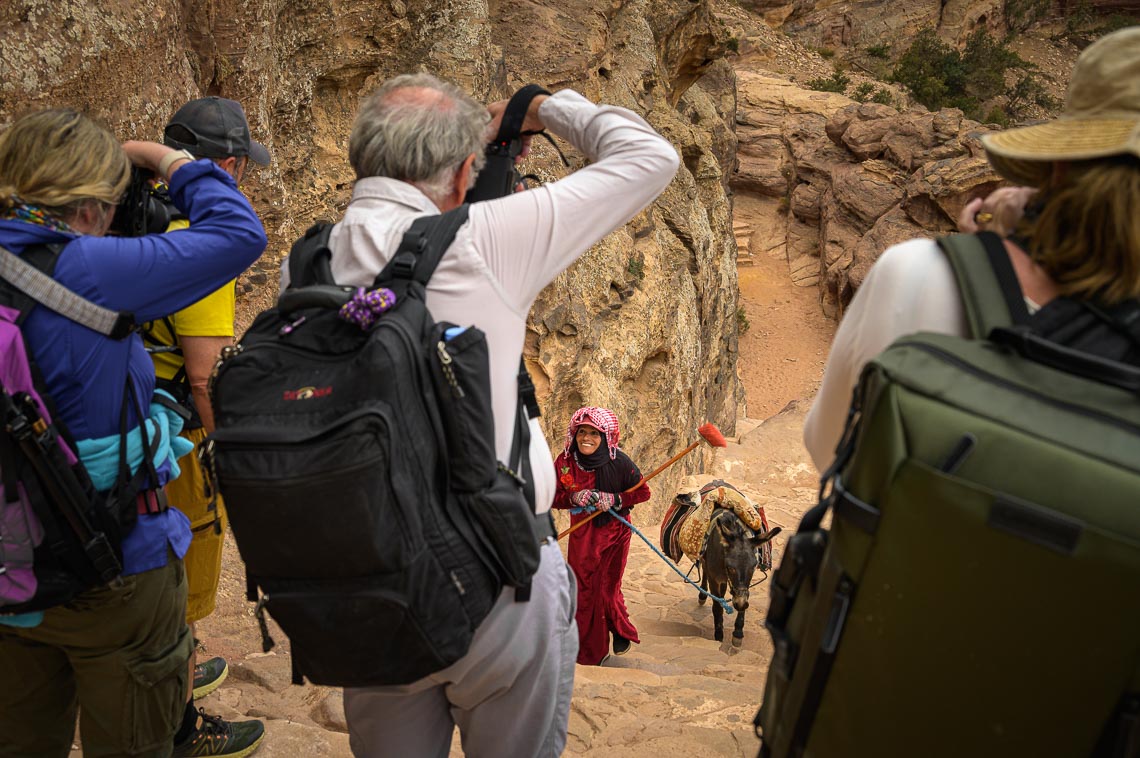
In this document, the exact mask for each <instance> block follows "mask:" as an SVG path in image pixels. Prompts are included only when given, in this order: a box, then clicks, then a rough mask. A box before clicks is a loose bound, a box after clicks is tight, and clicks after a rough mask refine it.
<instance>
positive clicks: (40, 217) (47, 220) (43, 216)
mask: <svg viewBox="0 0 1140 758" xmlns="http://www.w3.org/2000/svg"><path fill="white" fill-rule="evenodd" d="M10 197H11V200H12V207H11V208H9V209H8V210H7V211H5V212H4V215H3V216H2V218H12V219H16V220H17V221H23V222H25V223H28V224H36V225H37V226H46V227H47V228H48V229H51V230H53V231H57V232H63V233H64V234H75V233H76V232H75V230H74V229H72V228H71V227H70V226H68V225H67V224H66V223H64V222H63V221H61V220H60V219H58V218H56V217H55V216H53V215H51V214H50V213H48V211H47V209H46V208H44V207H43V206H42V205H31V204H29V203H25V202H24V201H23V200H21V199H20V198H19V197H17V196H16V195H11V196H10Z"/></svg>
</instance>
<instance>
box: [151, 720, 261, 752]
mask: <svg viewBox="0 0 1140 758" xmlns="http://www.w3.org/2000/svg"><path fill="white" fill-rule="evenodd" d="M198 715H199V716H200V719H199V723H198V728H197V729H195V730H194V733H193V734H191V735H190V736H189V737H187V738H186V739H185V740H184V741H183V742H181V743H177V744H175V746H174V758H194V757H195V756H215V757H216V758H245V756H247V755H249V754H250V753H252V752H253V751H254V750H257V747H258V745H260V744H261V740H262V739H264V738H265V724H263V723H261V722H260V721H258V720H256V719H253V720H250V721H226V720H225V719H222V718H220V717H218V716H211V715H209V714H208V713H206V712H205V711H204V710H202V709H201V708H199V709H198Z"/></svg>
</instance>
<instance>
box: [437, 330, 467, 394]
mask: <svg viewBox="0 0 1140 758" xmlns="http://www.w3.org/2000/svg"><path fill="white" fill-rule="evenodd" d="M435 350H436V352H437V353H439V362H440V363H441V364H443V376H444V378H446V379H447V383H448V384H450V385H451V391H452V393H454V394H455V396H456V397H465V394H464V392H463V388H462V387H460V386H459V382H458V381H456V379H455V372H454V371H453V370H452V368H451V353H449V352H447V346H446V345H445V344H444V343H443V342H437V343H435Z"/></svg>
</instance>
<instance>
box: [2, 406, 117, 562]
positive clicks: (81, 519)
mask: <svg viewBox="0 0 1140 758" xmlns="http://www.w3.org/2000/svg"><path fill="white" fill-rule="evenodd" d="M0 394H2V395H3V406H4V407H3V413H4V416H5V424H6V426H7V428H8V430H9V431H10V432H11V434H12V436H13V437H15V438H16V441H17V442H18V443H19V445H20V449H21V450H22V451H23V453H24V456H25V457H26V458H27V459H28V462H29V463H31V464H32V468H33V469H34V470H35V472H36V475H37V476H38V478H39V480H40V484H41V485H42V486H43V487H44V489H46V490H47V495H48V498H49V499H50V500H51V501H52V502H53V503H54V504H55V506H56V508H57V510H58V511H59V512H60V514H62V515H63V517H64V519H65V520H66V521H67V524H68V526H70V527H71V530H72V532H74V533H75V536H76V537H77V538H78V539H79V543H80V545H81V546H82V547H83V552H84V553H85V554H86V556H87V558H88V559H89V560H90V561H91V565H92V566H93V567H94V568H95V573H96V574H97V575H98V576H99V579H100V581H102V582H103V583H109V582H110V581H112V580H113V579H115V577H117V576H119V574H121V573H123V567H122V564H121V563H119V558H118V556H117V555H115V551H114V549H113V548H112V547H111V543H110V542H108V541H107V536H106V535H105V534H103V533H102V532H99V531H95V529H94V528H92V526H91V523H90V521H88V519H87V516H86V514H85V513H84V509H85V508H86V500H87V496H86V493H85V492H84V490H83V487H81V486H80V484H79V482H78V481H76V479H75V475H74V474H73V473H72V471H71V466H70V465H69V464H68V462H67V460H66V459H65V458H64V457H63V453H62V452H61V451H60V449H59V444H58V443H57V441H56V436H55V432H54V430H53V429H52V428H51V427H50V426H48V424H47V422H46V421H45V420H44V418H43V417H42V416H40V413H39V409H38V408H37V407H36V405H35V401H34V400H33V399H32V398H31V396H30V395H27V394H24V393H17V395H16V396H15V397H11V398H10V397H9V395H8V393H7V392H3V393H0Z"/></svg>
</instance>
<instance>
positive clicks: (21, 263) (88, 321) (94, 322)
mask: <svg viewBox="0 0 1140 758" xmlns="http://www.w3.org/2000/svg"><path fill="white" fill-rule="evenodd" d="M59 252H60V251H54V252H53V254H52V255H51V256H50V258H47V257H45V256H43V254H42V253H40V252H38V251H35V252H34V253H33V260H34V262H35V264H38V265H43V264H44V263H45V262H46V261H49V260H50V265H51V267H52V268H54V266H55V261H56V259H57V258H58V257H59ZM35 264H34V263H33V262H29V261H26V260H24V259H23V258H21V257H20V256H18V255H16V254H15V253H13V252H11V251H10V250H8V249H7V248H5V247H2V246H0V279H2V280H3V281H4V282H5V283H7V284H9V285H11V286H12V287H13V288H15V289H16V290H17V291H19V292H21V293H23V294H24V295H26V296H27V297H29V298H31V300H33V301H35V302H36V303H39V304H40V305H42V306H44V307H45V308H50V309H51V310H53V311H55V312H56V313H58V314H59V315H61V316H64V317H65V318H68V319H70V320H72V321H74V322H76V323H77V324H82V325H83V326H85V327H87V328H88V329H91V330H92V331H95V332H98V333H99V334H102V335H104V336H106V337H110V338H111V339H116V340H121V339H123V338H124V337H126V336H127V335H129V334H130V333H131V332H133V331H134V330H135V317H134V314H132V313H127V312H126V311H113V310H111V309H109V308H104V307H103V306H101V305H96V304H95V303H92V302H91V301H90V300H87V299H86V298H83V297H80V296H79V295H77V294H75V293H74V292H72V291H71V290H69V289H68V288H67V287H64V286H63V285H62V284H60V283H59V282H57V281H55V280H54V279H52V278H51V276H50V275H49V274H46V273H44V271H43V270H41V269H40V268H39V267H38V265H35ZM29 310H30V308H29ZM20 312H21V314H20V315H21V320H22V319H23V317H24V316H26V312H25V310H24V308H20Z"/></svg>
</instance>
